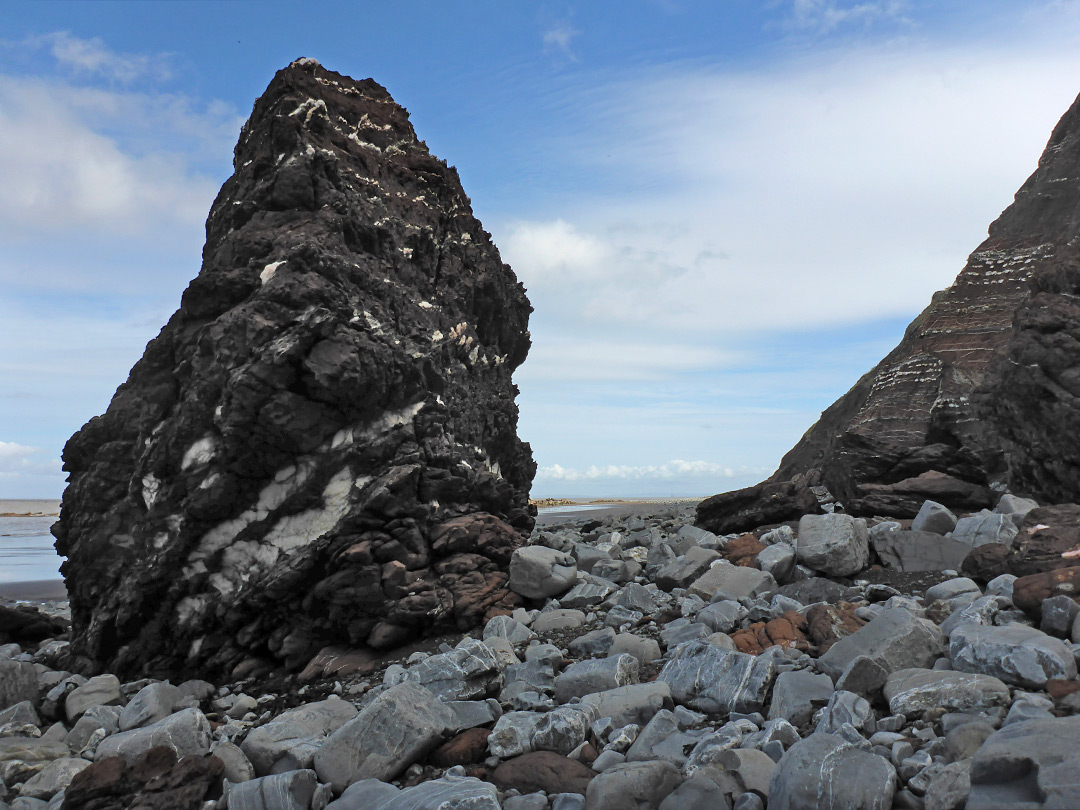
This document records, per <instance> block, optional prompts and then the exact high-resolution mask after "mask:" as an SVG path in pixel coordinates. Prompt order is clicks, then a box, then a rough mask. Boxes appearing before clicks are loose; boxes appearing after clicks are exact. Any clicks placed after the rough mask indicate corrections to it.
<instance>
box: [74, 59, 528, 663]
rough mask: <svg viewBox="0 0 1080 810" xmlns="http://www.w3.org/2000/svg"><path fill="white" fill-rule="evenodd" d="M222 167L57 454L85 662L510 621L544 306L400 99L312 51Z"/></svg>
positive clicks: (283, 656)
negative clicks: (109, 395) (177, 254)
mask: <svg viewBox="0 0 1080 810" xmlns="http://www.w3.org/2000/svg"><path fill="white" fill-rule="evenodd" d="M234 168H235V173H234V174H233V176H232V177H231V178H230V179H229V180H228V181H227V182H226V183H225V185H224V186H223V187H222V190H221V192H220V194H219V195H218V198H217V200H216V201H215V203H214V206H213V208H212V209H211V212H210V216H209V218H208V221H207V229H206V230H207V242H206V245H205V248H204V250H203V257H204V258H203V266H202V269H201V272H200V273H199V275H198V277H197V278H195V279H194V280H193V281H192V282H191V284H190V286H189V287H188V289H187V290H186V291H185V293H184V296H183V300H182V301H181V305H180V309H179V310H178V311H177V312H176V314H175V315H174V316H173V317H172V318H171V319H170V321H169V323H168V324H167V325H166V326H165V327H164V329H163V330H162V332H161V334H160V335H159V336H158V337H157V338H155V339H154V340H153V341H151V343H150V344H149V345H148V346H147V349H146V353H145V354H144V356H143V358H142V359H141V360H140V361H139V362H138V363H137V364H136V365H135V367H134V368H133V369H132V371H131V375H130V378H129V380H128V381H127V383H125V384H124V385H123V386H121V387H120V389H119V390H118V392H117V394H116V396H115V397H114V398H113V400H112V402H111V404H110V406H109V409H108V410H107V411H106V413H105V414H103V415H102V416H99V417H95V418H94V419H92V420H91V421H90V422H89V423H87V425H86V426H85V427H84V428H83V429H82V430H80V431H79V432H78V433H77V434H75V436H73V437H72V438H71V440H70V441H69V442H68V444H67V448H66V451H65V455H64V458H65V469H66V470H67V472H68V473H70V479H69V480H70V483H69V484H68V488H67V490H66V492H65V495H64V502H63V508H62V511H61V517H60V521H59V523H58V524H57V526H56V527H55V531H56V536H57V547H58V549H59V550H60V552H61V554H63V555H64V556H66V557H67V558H68V562H67V563H66V564H65V567H64V569H63V571H64V574H65V577H66V582H67V588H68V592H69V593H70V595H71V609H72V615H73V637H72V652H73V653H74V655H75V658H76V661H77V662H78V663H79V665H80V666H84V667H86V668H87V669H93V670H95V671H101V670H102V669H107V670H108V671H110V672H115V673H118V674H122V675H126V674H129V673H130V674H133V675H138V676H145V675H148V674H150V675H153V674H160V675H166V676H168V675H175V674H176V673H178V672H181V671H184V672H199V673H207V674H210V673H215V674H225V675H228V674H231V673H233V672H234V671H235V672H237V673H251V672H257V671H260V670H262V671H267V670H269V669H271V668H275V667H280V666H282V665H284V666H287V667H294V668H297V669H299V668H300V667H302V666H303V665H304V664H306V663H307V662H308V661H309V660H310V659H311V658H312V656H313V655H315V653H316V652H317V651H318V650H320V649H322V648H323V647H325V646H327V645H339V646H351V647H356V646H358V645H360V644H363V643H367V644H369V645H371V646H376V647H385V646H394V645H396V644H399V643H401V642H403V641H406V640H408V639H410V638H412V637H416V636H419V635H422V634H426V633H439V632H445V631H447V630H454V629H459V630H460V629H465V628H468V627H472V626H475V625H477V624H479V623H481V622H482V621H483V619H484V618H485V617H486V616H487V614H488V613H489V612H490V611H493V610H497V609H501V608H506V607H513V606H514V605H515V604H516V599H517V597H515V596H514V595H513V594H512V593H511V592H510V591H508V590H507V588H506V585H507V574H506V570H507V567H508V565H509V562H510V557H511V555H512V554H513V552H514V550H515V548H517V547H518V546H519V545H520V544H521V542H522V532H523V531H524V532H526V533H527V532H528V530H529V529H530V528H531V525H532V522H533V521H532V518H531V517H530V516H529V513H528V504H527V495H528V490H529V486H530V482H531V479H532V476H533V474H534V471H535V465H534V463H533V461H532V459H531V454H530V451H529V447H528V445H527V444H524V443H523V442H521V441H520V440H519V439H518V437H517V435H516V425H517V406H516V404H515V402H514V397H515V395H516V388H515V386H514V385H513V382H512V380H511V374H512V372H513V370H514V369H515V368H516V367H517V366H518V365H520V364H521V363H522V361H523V360H524V359H525V356H526V354H527V352H528V348H529V333H528V329H527V325H528V316H529V312H530V306H529V303H528V300H527V299H526V297H525V291H524V289H523V287H522V286H521V285H520V284H519V283H518V281H517V279H516V278H515V277H514V275H513V273H512V271H511V270H510V268H509V267H508V266H507V265H505V264H504V263H503V262H502V260H501V259H500V257H499V253H498V251H497V249H496V248H495V246H494V245H493V244H492V242H491V237H490V235H489V234H488V233H486V232H485V231H484V230H483V228H482V226H481V225H480V223H479V222H478V221H477V220H476V219H475V217H474V216H473V215H472V211H471V207H470V204H469V199H468V197H467V196H466V194H465V192H464V191H463V190H462V188H461V184H460V181H459V179H458V176H457V172H456V171H455V170H454V169H453V168H451V167H448V166H447V164H446V163H444V162H443V161H441V160H439V159H438V158H436V157H435V156H433V155H432V154H431V153H430V152H429V151H428V149H427V146H426V145H425V144H424V142H423V141H421V140H420V139H419V138H418V137H417V136H416V133H415V132H414V130H413V128H412V125H411V124H410V123H409V119H408V114H407V113H406V112H405V110H404V109H402V108H401V107H400V106H398V105H397V104H395V103H394V101H393V99H391V97H390V96H389V94H388V93H387V92H386V90H384V89H383V88H382V87H380V86H379V85H378V84H376V83H375V82H374V81H371V80H364V81H354V80H353V79H350V78H348V77H346V76H342V75H339V74H337V73H334V72H332V71H329V70H327V69H325V68H323V67H322V66H320V65H319V64H318V63H317V62H315V61H314V60H311V59H302V60H298V61H296V62H294V63H293V64H292V65H290V66H288V67H287V68H285V69H284V70H282V71H280V72H279V73H278V74H277V75H276V76H275V77H274V79H273V80H272V81H271V82H270V85H269V87H268V88H267V90H266V92H265V93H264V94H263V96H262V97H261V98H260V99H259V100H258V101H257V102H256V104H255V107H254V110H253V112H252V115H251V117H250V119H249V120H248V122H247V123H246V124H245V126H244V128H243V130H242V132H241V136H240V141H239V143H238V144H237V147H236V154H235V161H234ZM238 668H239V669H238ZM238 677H239V674H238Z"/></svg>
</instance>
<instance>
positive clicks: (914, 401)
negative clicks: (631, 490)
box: [698, 99, 1080, 532]
mask: <svg viewBox="0 0 1080 810" xmlns="http://www.w3.org/2000/svg"><path fill="white" fill-rule="evenodd" d="M1078 237H1080V99H1078V100H1077V101H1076V102H1074V103H1073V105H1072V107H1071V108H1070V109H1069V110H1068V112H1066V113H1065V115H1064V116H1063V117H1062V119H1061V121H1060V122H1059V123H1058V125H1057V127H1056V128H1055V129H1054V132H1053V134H1052V135H1051V137H1050V142H1049V143H1048V144H1047V146H1046V150H1045V151H1044V152H1043V155H1042V157H1041V158H1040V160H1039V166H1038V168H1037V169H1036V170H1035V173H1034V174H1032V175H1031V177H1030V178H1028V180H1027V182H1025V183H1024V185H1023V186H1022V187H1021V188H1020V190H1019V191H1018V192H1017V194H1016V199H1015V201H1014V202H1013V204H1012V205H1011V206H1009V207H1008V208H1007V209H1006V210H1005V211H1004V212H1003V213H1002V214H1001V216H1000V217H998V219H997V220H996V221H995V222H994V223H993V224H992V225H991V226H990V231H989V237H988V238H987V239H986V241H985V242H983V243H982V244H981V245H979V247H978V248H976V250H975V252H974V253H972V254H971V256H970V257H968V262H967V265H966V266H965V267H964V269H963V270H962V271H961V273H960V275H959V276H957V278H956V281H955V282H954V283H953V285H952V286H951V287H949V288H948V289H947V290H945V291H943V292H940V293H938V294H936V295H935V296H934V297H933V300H932V301H931V303H930V305H929V306H928V307H927V308H926V309H925V310H924V311H923V313H922V314H921V315H919V317H917V318H916V319H915V320H914V321H913V322H912V323H911V325H910V326H908V328H907V331H906V333H905V335H904V338H903V340H902V341H901V342H900V345H898V346H897V347H896V348H895V349H894V350H893V351H892V352H890V353H889V355H888V356H887V357H885V359H884V360H882V361H881V363H879V364H878V365H877V367H876V368H874V369H873V370H872V371H870V372H869V373H868V374H866V375H865V376H863V378H862V379H860V380H859V381H858V382H857V383H856V384H855V386H854V387H853V388H852V389H851V390H850V391H848V392H847V394H845V395H844V396H843V397H841V398H840V399H839V400H837V401H836V402H835V403H833V404H832V405H831V406H830V407H829V408H828V409H827V410H826V411H825V412H824V413H823V414H822V415H821V419H820V420H819V421H818V422H817V424H815V425H814V426H813V427H811V428H810V430H808V431H807V432H806V435H804V436H803V438H802V440H801V441H800V442H799V443H798V444H797V445H796V446H795V447H794V448H793V449H792V450H791V451H790V452H788V454H787V455H785V456H784V458H783V460H782V461H781V463H780V467H779V469H778V470H777V471H776V473H775V474H774V475H773V476H772V477H771V478H770V479H769V480H768V481H766V482H763V483H762V484H759V485H757V486H756V487H751V488H749V489H745V490H739V491H737V492H732V493H725V494H722V495H716V496H713V497H712V498H710V499H708V500H706V501H704V502H703V503H702V504H701V505H700V507H699V509H698V522H699V524H700V525H701V526H704V527H706V528H709V529H712V530H713V531H722V532H729V531H739V530H743V529H746V528H752V527H753V526H756V525H760V524H763V523H768V522H777V521H782V520H789V519H792V518H797V517H798V516H799V515H801V514H803V512H804V511H805V510H806V508H807V506H808V505H809V506H810V507H812V506H813V505H814V504H815V503H816V501H817V500H818V499H825V500H827V499H828V497H829V495H831V496H832V497H835V498H836V499H837V500H839V501H840V502H841V503H842V504H843V506H844V508H845V509H846V510H847V511H849V512H852V513H855V514H875V513H876V514H890V515H894V516H908V517H914V515H915V513H916V512H917V510H918V509H919V507H920V506H921V505H922V502H923V500H924V499H927V498H929V499H932V500H935V501H938V502H940V503H944V504H946V505H947V506H950V507H955V508H963V509H978V508H979V507H982V506H986V505H989V504H990V503H991V499H992V489H991V487H994V488H998V489H1000V488H1001V487H1008V488H1009V489H1010V490H1012V491H1014V492H1017V493H1021V494H1025V495H1028V496H1031V497H1034V498H1036V499H1037V500H1039V501H1040V502H1049V503H1057V502H1062V501H1073V500H1075V499H1076V497H1077V493H1078V492H1080V303H1078V302H1080V297H1078V296H1080V246H1078V245H1077V238H1078ZM815 496H816V497H815Z"/></svg>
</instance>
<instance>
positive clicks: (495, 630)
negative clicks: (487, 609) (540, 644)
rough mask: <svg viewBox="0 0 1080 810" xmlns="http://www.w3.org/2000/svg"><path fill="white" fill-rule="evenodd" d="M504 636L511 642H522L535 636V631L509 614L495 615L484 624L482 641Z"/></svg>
mask: <svg viewBox="0 0 1080 810" xmlns="http://www.w3.org/2000/svg"><path fill="white" fill-rule="evenodd" d="M491 638H505V639H506V640H507V641H509V642H510V643H511V644H523V643H525V642H526V641H532V640H533V639H534V638H536V633H534V632H533V631H532V630H530V629H529V628H528V627H526V626H525V625H523V624H522V623H521V622H519V621H516V620H515V619H512V618H510V617H509V616H495V617H494V618H493V619H491V621H489V622H488V623H487V624H485V625H484V641H487V640H488V639H491Z"/></svg>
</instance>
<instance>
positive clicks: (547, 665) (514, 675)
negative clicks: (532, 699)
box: [499, 658, 555, 703]
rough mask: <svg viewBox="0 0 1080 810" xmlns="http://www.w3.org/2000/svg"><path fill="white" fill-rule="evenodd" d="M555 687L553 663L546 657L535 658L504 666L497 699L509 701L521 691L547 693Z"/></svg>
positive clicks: (504, 701)
mask: <svg viewBox="0 0 1080 810" xmlns="http://www.w3.org/2000/svg"><path fill="white" fill-rule="evenodd" d="M554 689H555V663H554V662H553V661H551V660H550V659H547V658H537V659H534V660H532V661H525V662H524V663H522V664H511V665H510V666H508V667H507V668H506V672H505V683H504V685H503V688H502V691H501V692H500V693H499V700H500V701H502V702H503V703H509V702H511V701H513V700H514V698H515V697H517V696H518V695H520V694H521V693H522V692H538V693H540V694H547V693H549V692H552V691H554Z"/></svg>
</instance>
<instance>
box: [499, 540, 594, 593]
mask: <svg viewBox="0 0 1080 810" xmlns="http://www.w3.org/2000/svg"><path fill="white" fill-rule="evenodd" d="M575 582H577V563H576V562H575V560H574V558H573V557H572V556H571V555H569V554H567V553H565V552H563V551H556V550H555V549H553V548H547V547H546V546H523V547H522V548H519V549H517V550H516V551H514V554H513V556H512V557H511V558H510V582H509V584H508V587H509V588H510V590H512V591H513V592H514V593H517V594H520V595H522V596H524V597H525V598H526V599H548V598H550V597H552V596H558V595H559V594H563V593H566V592H567V591H568V590H570V589H571V588H572V587H573V586H574V583H575Z"/></svg>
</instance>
